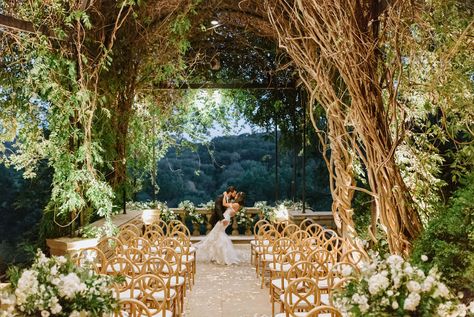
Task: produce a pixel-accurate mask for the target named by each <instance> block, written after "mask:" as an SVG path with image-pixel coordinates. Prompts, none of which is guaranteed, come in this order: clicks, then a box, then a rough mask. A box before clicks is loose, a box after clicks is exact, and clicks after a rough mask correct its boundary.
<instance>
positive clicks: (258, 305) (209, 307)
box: [185, 244, 271, 317]
mask: <svg viewBox="0 0 474 317" xmlns="http://www.w3.org/2000/svg"><path fill="white" fill-rule="evenodd" d="M235 247H236V248H237V249H238V251H239V254H240V255H242V256H243V257H244V259H245V262H244V263H242V264H240V265H238V266H235V265H232V266H222V265H216V264H205V263H198V266H197V274H196V284H195V285H194V287H193V290H192V291H191V292H189V293H188V295H187V297H188V298H187V300H186V314H185V316H186V317H266V316H270V315H271V306H270V300H269V295H268V288H264V289H260V281H259V280H258V279H257V276H256V274H255V270H254V269H253V267H252V266H251V265H250V260H249V258H250V245H249V244H243V245H235Z"/></svg>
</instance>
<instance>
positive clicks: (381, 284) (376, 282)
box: [369, 273, 389, 295]
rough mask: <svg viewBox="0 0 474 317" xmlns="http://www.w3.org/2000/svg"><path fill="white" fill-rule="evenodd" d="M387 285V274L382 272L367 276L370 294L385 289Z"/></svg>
mask: <svg viewBox="0 0 474 317" xmlns="http://www.w3.org/2000/svg"><path fill="white" fill-rule="evenodd" d="M388 285H389V280H388V278H387V276H385V275H384V274H382V273H378V274H375V275H372V276H371V277H370V278H369V292H370V294H372V295H375V294H377V293H379V292H380V291H383V290H384V289H386V288H387V287H388Z"/></svg>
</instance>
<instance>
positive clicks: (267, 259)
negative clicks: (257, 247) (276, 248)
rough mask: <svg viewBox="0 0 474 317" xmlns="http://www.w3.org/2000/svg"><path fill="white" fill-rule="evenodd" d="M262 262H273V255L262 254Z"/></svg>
mask: <svg viewBox="0 0 474 317" xmlns="http://www.w3.org/2000/svg"><path fill="white" fill-rule="evenodd" d="M260 258H261V259H262V261H266V262H270V261H273V254H264V255H263V256H261V257H260Z"/></svg>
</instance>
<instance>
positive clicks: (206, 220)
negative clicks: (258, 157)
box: [170, 207, 263, 236]
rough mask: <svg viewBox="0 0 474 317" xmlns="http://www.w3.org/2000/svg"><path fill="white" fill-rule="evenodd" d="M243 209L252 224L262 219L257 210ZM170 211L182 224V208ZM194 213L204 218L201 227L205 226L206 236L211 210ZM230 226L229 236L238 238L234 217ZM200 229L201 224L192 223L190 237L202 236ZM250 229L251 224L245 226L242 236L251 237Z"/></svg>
mask: <svg viewBox="0 0 474 317" xmlns="http://www.w3.org/2000/svg"><path fill="white" fill-rule="evenodd" d="M245 209H246V214H247V215H249V216H250V219H253V220H254V221H253V223H255V222H256V221H258V220H259V219H261V218H262V217H263V216H262V212H261V211H260V209H258V208H253V207H245ZM170 210H172V211H173V212H174V213H175V214H176V215H177V216H178V217H179V218H180V219H181V221H183V222H184V220H185V218H186V213H185V211H184V209H182V208H170ZM196 212H197V213H199V214H201V215H202V216H203V218H204V224H203V226H205V234H208V233H209V232H210V231H211V230H212V225H211V217H212V214H213V213H214V211H213V210H212V209H207V208H196ZM230 226H231V228H232V233H231V234H232V235H233V236H238V235H239V234H240V232H239V224H238V223H237V219H236V217H233V218H232V219H231V224H230ZM201 228H202V226H201V224H197V223H195V222H193V230H192V235H193V236H199V235H201V234H204V231H203V230H201ZM252 228H253V224H250V225H247V226H245V228H244V230H245V232H244V233H243V234H244V235H251V234H252Z"/></svg>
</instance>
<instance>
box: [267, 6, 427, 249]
mask: <svg viewBox="0 0 474 317" xmlns="http://www.w3.org/2000/svg"><path fill="white" fill-rule="evenodd" d="M266 6H267V10H268V15H269V19H270V22H271V23H272V25H273V26H274V27H275V29H276V30H277V33H278V41H279V44H280V46H281V47H283V48H284V49H285V50H286V51H287V52H288V54H289V55H290V56H291V57H292V58H293V60H294V61H295V63H296V65H297V66H298V67H299V69H300V76H301V78H302V80H303V82H304V84H305V86H306V89H307V90H308V91H309V94H310V98H309V105H310V107H309V108H310V110H311V109H312V105H313V104H314V102H315V101H317V102H319V103H320V104H321V105H322V107H323V108H324V109H325V111H326V115H327V120H328V131H327V135H324V134H323V133H322V132H321V131H319V132H320V133H319V135H320V139H321V141H323V143H324V144H325V146H327V144H328V143H329V146H330V149H331V158H330V161H328V160H327V163H328V167H329V171H330V173H331V192H332V195H333V199H334V203H333V213H334V216H335V219H340V221H341V224H340V226H341V228H342V229H343V232H344V235H345V236H346V238H347V239H348V240H349V241H353V242H354V243H355V241H354V240H355V239H354V238H355V236H356V233H355V230H354V223H353V220H352V208H351V200H352V196H353V191H354V190H357V189H358V188H357V187H355V186H354V184H355V181H354V175H353V172H352V170H353V166H352V164H353V161H354V158H355V155H357V156H358V158H359V159H360V161H361V162H362V164H363V165H364V167H365V170H366V174H367V180H368V183H369V185H370V189H371V190H370V194H371V195H372V197H373V198H374V200H375V207H376V208H375V212H374V214H373V217H374V219H373V223H375V221H378V222H379V223H380V224H381V225H382V227H383V228H384V230H385V232H386V234H387V239H388V242H389V246H390V250H391V252H393V253H402V254H407V253H408V251H409V249H410V246H411V241H412V240H413V239H414V238H415V237H416V236H417V235H418V234H419V233H420V231H421V229H422V225H421V221H420V218H419V216H418V213H417V211H416V209H415V207H414V204H413V201H412V197H411V196H410V194H409V192H408V189H407V187H406V185H405V184H404V182H403V179H402V177H401V174H400V171H399V169H398V167H397V165H396V163H395V158H394V153H395V149H396V147H397V145H398V143H399V141H400V140H401V138H402V137H403V125H402V120H403V118H404V112H403V109H402V108H401V106H400V105H399V104H398V102H397V99H396V95H397V85H396V83H397V79H398V77H397V74H398V75H399V74H400V72H401V56H400V48H399V44H400V41H401V40H402V39H403V36H404V34H406V33H407V32H408V28H407V26H406V25H405V19H404V17H407V16H409V10H412V9H413V8H412V7H411V6H410V4H409V3H408V1H404V0H400V1H392V2H386V3H385V5H384V6H382V5H381V4H380V2H379V1H360V0H359V1H358V0H331V1H326V0H321V1H314V0H311V1H310V0H307V1H305V0H297V1H290V0H276V1H266ZM388 36H389V37H388ZM388 46H390V52H394V54H393V58H390V59H389V58H388V57H387V55H388V54H385V55H384V50H385V49H386V48H387V47H388ZM338 78H339V79H340V81H341V82H340V83H339V82H338V81H337V79H338ZM313 125H314V126H315V128H317V127H316V125H315V121H314V119H313ZM328 141H329V142H328Z"/></svg>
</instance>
